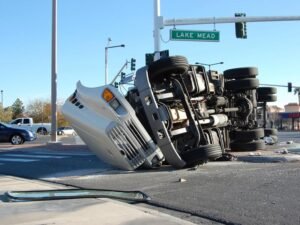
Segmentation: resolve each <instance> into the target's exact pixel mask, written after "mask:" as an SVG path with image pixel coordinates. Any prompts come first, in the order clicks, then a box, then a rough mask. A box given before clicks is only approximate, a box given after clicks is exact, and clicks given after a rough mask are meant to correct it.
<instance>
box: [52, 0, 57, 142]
mask: <svg viewBox="0 0 300 225" xmlns="http://www.w3.org/2000/svg"><path fill="white" fill-rule="evenodd" d="M56 11H57V0H52V56H51V142H57V135H56V130H57V129H56V128H57V112H56V99H57V83H56V82H57V73H56V63H57V61H56V53H57V51H56V50H57V44H56V38H57V35H56V31H57V30H56V23H57V16H56Z"/></svg>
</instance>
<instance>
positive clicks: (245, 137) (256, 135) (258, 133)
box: [229, 128, 265, 142]
mask: <svg viewBox="0 0 300 225" xmlns="http://www.w3.org/2000/svg"><path fill="white" fill-rule="evenodd" d="M264 135H265V134H264V129H263V128H257V129H252V130H233V131H230V132H229V137H230V139H231V140H234V141H237V142H249V141H252V140H257V139H260V138H263V137H264Z"/></svg>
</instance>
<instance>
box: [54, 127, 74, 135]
mask: <svg viewBox="0 0 300 225" xmlns="http://www.w3.org/2000/svg"><path fill="white" fill-rule="evenodd" d="M57 135H73V136H75V135H77V134H76V131H75V130H74V129H73V128H72V127H59V128H58V129H57Z"/></svg>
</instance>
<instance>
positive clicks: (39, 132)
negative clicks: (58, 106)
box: [36, 127, 48, 135]
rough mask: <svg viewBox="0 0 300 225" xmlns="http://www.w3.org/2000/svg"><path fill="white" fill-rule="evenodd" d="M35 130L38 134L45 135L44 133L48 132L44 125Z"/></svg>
mask: <svg viewBox="0 0 300 225" xmlns="http://www.w3.org/2000/svg"><path fill="white" fill-rule="evenodd" d="M36 132H37V133H38V134H40V135H46V134H48V132H47V129H46V128H45V127H40V128H38V129H37V131H36Z"/></svg>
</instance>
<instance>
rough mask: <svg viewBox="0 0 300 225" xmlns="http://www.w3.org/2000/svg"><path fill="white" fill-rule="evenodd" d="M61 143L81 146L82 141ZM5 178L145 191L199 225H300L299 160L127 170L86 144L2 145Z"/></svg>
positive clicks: (283, 137) (286, 136) (290, 136)
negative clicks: (50, 146) (62, 146)
mask: <svg viewBox="0 0 300 225" xmlns="http://www.w3.org/2000/svg"><path fill="white" fill-rule="evenodd" d="M298 136H300V135H299V134H298V133H286V132H285V133H283V134H282V133H280V135H279V140H280V141H282V142H283V141H290V140H293V141H294V142H298V141H299V140H300V138H298ZM42 139H47V137H42ZM42 139H39V140H37V143H39V141H41V142H42ZM61 141H63V142H64V143H71V142H72V143H80V141H79V140H78V138H77V137H61ZM298 143H299V142H298ZM0 174H5V175H13V176H20V177H26V178H33V179H45V180H48V181H55V182H59V183H63V184H68V185H73V186H77V187H82V188H96V189H114V190H140V191H144V192H145V193H147V194H148V195H149V196H150V197H151V198H152V201H153V202H155V203H156V206H155V208H156V209H158V210H159V211H163V212H166V213H169V214H173V215H175V216H177V217H181V218H184V219H186V220H189V221H192V222H195V223H198V224H251V225H252V224H272V225H273V224H291V225H292V224H293V225H294V224H300V216H299V211H300V203H299V199H300V189H299V186H300V163H299V162H296V163H245V162H239V161H233V162H210V163H208V164H205V165H204V166H200V167H199V168H198V169H197V170H187V169H183V170H174V169H172V168H170V167H163V168H161V169H158V170H138V171H136V172H126V171H119V170H116V169H114V168H112V167H110V166H109V165H107V164H105V163H103V162H101V161H100V160H99V159H98V158H97V157H96V156H95V155H93V154H92V153H91V152H89V151H88V150H87V149H86V148H85V147H84V146H80V145H79V146H78V147H77V148H75V147H74V148H73V147H72V146H70V147H69V148H66V149H47V147H40V146H39V145H36V146H34V145H33V146H32V143H27V144H25V145H23V146H22V147H21V148H20V147H17V148H12V146H8V147H7V145H6V146H5V145H0ZM157 205H159V206H160V207H157ZM143 206H145V207H154V206H149V205H143Z"/></svg>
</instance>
